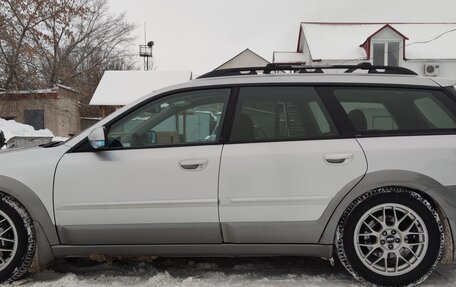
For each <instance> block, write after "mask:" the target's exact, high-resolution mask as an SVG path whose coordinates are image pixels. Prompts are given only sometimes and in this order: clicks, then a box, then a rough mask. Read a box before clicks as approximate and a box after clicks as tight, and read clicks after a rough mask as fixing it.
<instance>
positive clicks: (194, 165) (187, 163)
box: [179, 159, 209, 170]
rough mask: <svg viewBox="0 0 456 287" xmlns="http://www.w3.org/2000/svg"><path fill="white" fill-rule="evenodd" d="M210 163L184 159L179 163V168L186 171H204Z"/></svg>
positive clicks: (203, 160) (202, 160)
mask: <svg viewBox="0 0 456 287" xmlns="http://www.w3.org/2000/svg"><path fill="white" fill-rule="evenodd" d="M208 163H209V160H207V159H184V160H181V161H179V167H180V168H182V169H184V170H202V169H205V168H206V166H207V164H208Z"/></svg>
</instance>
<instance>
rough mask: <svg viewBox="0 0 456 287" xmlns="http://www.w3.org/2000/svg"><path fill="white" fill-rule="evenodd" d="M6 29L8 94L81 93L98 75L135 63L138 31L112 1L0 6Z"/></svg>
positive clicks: (27, 0)
mask: <svg viewBox="0 0 456 287" xmlns="http://www.w3.org/2000/svg"><path fill="white" fill-rule="evenodd" d="M0 27H2V29H0V72H3V74H4V75H5V76H4V77H3V78H0V85H1V86H3V87H4V88H5V89H33V88H40V87H50V86H53V85H55V84H57V83H62V84H66V85H71V86H74V87H76V88H78V87H79V86H80V85H82V84H85V85H87V84H88V83H87V80H88V79H89V78H88V77H87V75H88V74H91V73H93V72H94V71H99V70H100V69H103V68H104V67H107V66H109V65H116V63H117V64H118V63H120V64H121V65H125V64H126V63H128V62H129V63H133V60H132V57H131V55H130V54H129V52H128V50H127V49H126V46H127V44H128V43H130V42H131V41H132V40H133V38H132V32H133V31H134V29H135V26H134V25H132V24H131V23H129V22H127V21H126V18H125V15H124V14H120V15H112V14H111V13H109V11H108V5H107V1H106V0H54V1H48V0H0ZM127 66H128V67H131V65H130V64H128V65H127ZM97 83H98V82H96V84H97Z"/></svg>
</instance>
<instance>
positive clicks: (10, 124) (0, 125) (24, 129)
mask: <svg viewBox="0 0 456 287" xmlns="http://www.w3.org/2000/svg"><path fill="white" fill-rule="evenodd" d="M0 131H2V132H3V134H4V135H5V140H6V141H8V140H9V139H10V138H12V137H15V136H43V137H53V136H54V135H53V134H52V132H51V131H50V130H48V129H45V130H35V129H34V128H33V127H32V126H29V125H25V124H21V123H18V122H16V121H14V120H4V119H2V118H0Z"/></svg>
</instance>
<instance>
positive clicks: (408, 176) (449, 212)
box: [319, 170, 456, 245]
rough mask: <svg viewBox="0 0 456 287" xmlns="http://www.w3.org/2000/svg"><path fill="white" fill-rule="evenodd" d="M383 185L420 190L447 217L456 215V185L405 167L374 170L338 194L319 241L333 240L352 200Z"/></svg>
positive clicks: (451, 217) (331, 241) (325, 242)
mask: <svg viewBox="0 0 456 287" xmlns="http://www.w3.org/2000/svg"><path fill="white" fill-rule="evenodd" d="M347 186H353V183H349V184H348V185H347ZM384 186H401V187H405V188H409V189H412V190H415V191H417V192H421V193H423V194H425V195H427V196H429V197H431V198H432V199H433V200H434V201H435V202H436V203H437V204H438V205H439V206H440V207H441V208H442V209H443V211H444V212H445V215H446V216H447V218H449V219H453V218H456V201H455V200H456V189H455V190H454V191H453V192H451V189H450V188H448V187H445V186H443V185H442V184H441V183H439V182H437V181H436V180H434V179H432V178H431V177H429V176H426V175H424V174H421V173H417V172H412V171H406V170H382V171H375V172H371V173H367V174H365V175H364V177H363V178H362V179H361V180H360V181H359V182H358V183H357V184H356V185H355V186H354V187H353V188H351V189H346V188H345V189H342V190H341V191H340V192H339V193H338V194H337V195H336V196H335V198H334V201H335V202H338V205H337V206H336V207H335V209H333V212H332V214H331V216H330V218H329V220H328V221H327V224H326V227H325V228H324V230H323V233H322V235H321V237H320V240H319V243H320V244H331V245H332V244H334V238H335V234H336V229H337V225H338V223H339V220H340V218H341V217H342V214H343V213H344V211H345V209H346V208H347V207H348V206H349V205H350V203H352V202H353V201H354V200H355V199H356V198H357V197H359V196H361V195H362V194H364V193H366V192H368V191H370V190H373V189H376V188H380V187H384ZM347 190H348V191H347ZM449 197H452V198H453V200H450V199H449ZM453 232H454V231H453ZM453 237H454V234H453Z"/></svg>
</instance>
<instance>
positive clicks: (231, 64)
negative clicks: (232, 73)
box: [217, 50, 269, 70]
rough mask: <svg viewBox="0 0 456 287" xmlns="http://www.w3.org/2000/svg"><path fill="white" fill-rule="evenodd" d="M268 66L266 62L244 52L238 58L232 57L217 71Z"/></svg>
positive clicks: (247, 51) (253, 54)
mask: <svg viewBox="0 0 456 287" xmlns="http://www.w3.org/2000/svg"><path fill="white" fill-rule="evenodd" d="M267 64H269V62H268V61H266V60H265V59H263V58H261V57H260V56H258V55H256V54H255V53H252V52H250V51H249V50H246V51H244V52H243V53H241V54H239V55H238V56H236V57H234V58H233V59H231V60H230V61H228V62H226V63H225V64H223V65H221V66H220V67H218V68H217V69H218V70H219V69H231V68H243V67H263V66H266V65H267Z"/></svg>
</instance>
